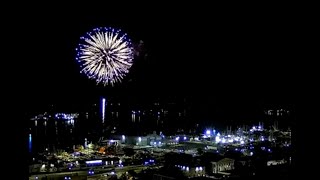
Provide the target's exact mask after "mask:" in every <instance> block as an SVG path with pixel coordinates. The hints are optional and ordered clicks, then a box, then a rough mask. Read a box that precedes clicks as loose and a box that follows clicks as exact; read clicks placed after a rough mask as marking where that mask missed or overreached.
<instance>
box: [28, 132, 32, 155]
mask: <svg viewBox="0 0 320 180" xmlns="http://www.w3.org/2000/svg"><path fill="white" fill-rule="evenodd" d="M31 151H32V135H31V134H29V152H30V153H31Z"/></svg>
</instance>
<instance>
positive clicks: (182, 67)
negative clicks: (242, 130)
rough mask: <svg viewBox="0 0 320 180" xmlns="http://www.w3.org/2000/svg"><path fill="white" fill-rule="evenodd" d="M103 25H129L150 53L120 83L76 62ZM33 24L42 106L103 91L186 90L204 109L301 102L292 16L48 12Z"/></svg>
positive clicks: (35, 82) (35, 83)
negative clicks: (99, 80) (110, 83)
mask: <svg viewBox="0 0 320 180" xmlns="http://www.w3.org/2000/svg"><path fill="white" fill-rule="evenodd" d="M200 10H201V9H200ZM173 12H174V11H173ZM200 12H201V11H200ZM40 17H41V18H40ZM100 26H112V27H116V28H121V29H122V30H124V31H126V32H127V33H128V35H129V37H131V38H132V39H133V41H136V42H137V41H139V40H143V41H144V42H145V47H146V49H147V53H148V57H147V58H146V59H143V58H140V59H137V60H136V62H135V65H134V66H133V67H132V71H131V73H130V75H129V76H128V77H127V78H126V79H125V80H124V83H123V84H121V85H118V86H117V87H115V88H103V87H102V86H96V85H95V83H94V82H92V81H90V80H87V79H86V77H84V76H83V75H80V74H79V69H78V66H77V64H76V62H75V60H74V57H75V48H76V46H77V43H78V40H79V37H80V36H81V35H83V34H84V33H86V32H87V31H90V30H91V29H93V28H95V27H100ZM30 27H31V29H32V33H33V34H34V36H32V38H30V40H29V41H32V42H31V43H30V45H31V46H33V47H32V49H33V52H31V53H32V54H33V58H32V59H31V62H30V64H29V66H30V68H29V70H30V71H29V74H30V75H31V78H30V83H29V87H32V91H33V93H32V94H33V97H32V98H33V103H34V104H37V103H38V104H41V103H48V102H59V103H61V102H62V103H63V102H72V101H82V100H81V99H90V98H92V97H96V96H97V95H98V96H99V95H100V94H102V95H108V94H115V95H119V96H121V95H124V94H125V95H126V96H141V97H145V96H146V95H147V94H150V95H152V96H168V95H170V96H180V95H182V96H183V95H186V96H190V97H193V99H197V101H198V102H200V103H199V104H203V106H206V105H208V104H212V102H215V103H214V106H216V107H219V108H224V109H230V108H233V109H237V108H239V107H256V106H257V105H261V104H288V103H289V104H290V103H294V102H293V98H294V93H292V92H293V88H294V78H293V73H294V72H295V65H294V62H293V61H291V59H292V56H294V53H295V52H294V51H293V50H292V46H293V44H294V42H295V39H294V37H295V36H294V20H293V19H292V17H291V16H290V14H285V13H281V12H275V11H263V12H259V10H257V11H255V12H252V13H247V12H243V13H236V12H235V13H230V12H222V13H215V12H213V13H210V12H208V11H204V12H203V13H192V11H187V12H182V13H178V12H174V13H172V12H167V13H165V12H162V13H152V9H151V10H150V9H149V10H148V11H144V10H136V11H133V12H130V13H124V14H119V13H114V12H109V13H107V12H106V13H85V12H84V11H81V10H80V11H78V12H77V13H70V14H59V13H52V12H50V13H49V12H45V11H44V12H42V13H39V14H38V15H36V16H35V18H33V19H32V20H31V21H30ZM29 66H28V67H29Z"/></svg>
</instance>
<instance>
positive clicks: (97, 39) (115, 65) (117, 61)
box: [76, 28, 134, 86]
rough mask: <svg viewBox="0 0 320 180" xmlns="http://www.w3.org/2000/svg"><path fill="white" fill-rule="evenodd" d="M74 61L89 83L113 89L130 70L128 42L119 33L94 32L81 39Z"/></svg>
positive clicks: (104, 29)
mask: <svg viewBox="0 0 320 180" xmlns="http://www.w3.org/2000/svg"><path fill="white" fill-rule="evenodd" d="M80 41H81V42H80V44H79V46H78V48H77V49H76V50H77V56H76V60H77V61H78V62H79V63H80V67H81V71H80V72H81V73H84V74H86V75H87V76H88V78H89V79H94V80H96V82H97V84H98V83H103V84H104V85H105V86H106V85H109V84H111V85H112V86H113V85H114V84H115V83H117V82H121V80H122V79H123V78H124V76H125V75H126V74H127V73H128V72H129V69H130V67H131V66H132V62H133V57H134V50H133V46H132V44H131V40H130V39H129V38H128V37H127V35H126V34H125V33H123V32H122V31H121V30H116V29H113V28H96V29H94V30H93V31H91V32H88V33H87V34H86V36H83V37H81V38H80Z"/></svg>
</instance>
